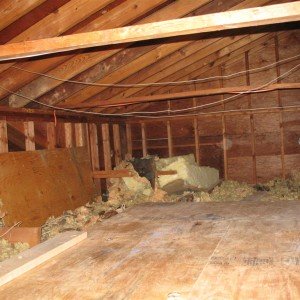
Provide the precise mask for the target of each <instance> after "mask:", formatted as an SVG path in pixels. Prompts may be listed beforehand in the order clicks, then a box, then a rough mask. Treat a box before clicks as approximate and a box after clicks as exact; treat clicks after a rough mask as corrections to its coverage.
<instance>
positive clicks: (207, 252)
mask: <svg viewBox="0 0 300 300" xmlns="http://www.w3.org/2000/svg"><path fill="white" fill-rule="evenodd" d="M299 213H300V202H299V201H298V202H296V201H286V202H261V201H257V200H253V199H252V200H251V201H243V202H239V203H234V202H232V203H174V204H166V203H160V204H158V203H157V204H143V205H139V206H136V207H133V208H131V209H128V210H127V211H126V212H125V213H122V214H119V215H117V216H114V217H113V218H111V219H108V220H105V221H104V222H102V223H100V224H97V225H96V226H94V227H93V228H92V229H91V230H90V231H89V233H88V239H87V240H85V241H83V242H82V243H81V244H80V245H79V246H75V247H73V248H72V249H70V250H67V251H66V252H65V253H63V254H60V255H59V256H57V257H55V258H54V259H51V260H50V261H49V262H47V263H45V264H43V265H42V266H40V267H38V268H37V269H35V270H33V271H31V272H29V273H28V274H25V275H23V276H21V277H20V278H19V279H16V280H15V281H13V282H11V283H9V284H7V285H5V286H3V287H2V288H0V295H1V299H35V298H42V299H143V300H144V299H166V298H167V295H168V294H169V293H172V292H178V293H180V294H181V296H182V299H300V220H299ZM24 291H26V293H24Z"/></svg>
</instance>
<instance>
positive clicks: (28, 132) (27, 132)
mask: <svg viewBox="0 0 300 300" xmlns="http://www.w3.org/2000/svg"><path fill="white" fill-rule="evenodd" d="M24 136H25V149H26V151H33V150H35V140H34V136H35V135H34V122H33V121H28V122H24Z"/></svg>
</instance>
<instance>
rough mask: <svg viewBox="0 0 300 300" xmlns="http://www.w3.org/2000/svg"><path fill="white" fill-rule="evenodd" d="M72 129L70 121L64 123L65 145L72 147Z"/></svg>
mask: <svg viewBox="0 0 300 300" xmlns="http://www.w3.org/2000/svg"><path fill="white" fill-rule="evenodd" d="M72 135H73V130H72V124H71V123H64V138H65V147H66V148H72V146H73V136H72Z"/></svg>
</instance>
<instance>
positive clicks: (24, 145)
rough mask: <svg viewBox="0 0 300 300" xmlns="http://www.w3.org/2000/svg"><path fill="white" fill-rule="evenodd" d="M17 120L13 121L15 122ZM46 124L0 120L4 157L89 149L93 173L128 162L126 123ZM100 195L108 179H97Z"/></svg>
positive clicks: (58, 121)
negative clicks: (81, 148)
mask: <svg viewBox="0 0 300 300" xmlns="http://www.w3.org/2000/svg"><path fill="white" fill-rule="evenodd" d="M12 119H13V120H12ZM48 119H49V118H46V120H47V121H46V120H45V121H44V120H43V118H40V119H37V118H36V117H34V116H30V115H27V116H26V117H22V118H20V119H19V120H18V116H15V117H13V118H11V117H8V116H7V117H6V116H2V117H0V155H1V154H2V153H8V152H16V151H35V150H43V149H49V150H51V149H55V148H73V147H87V148H88V150H89V151H88V152H89V155H90V161H91V172H92V171H98V170H106V171H108V170H111V169H112V168H113V167H114V166H116V165H117V164H119V163H120V162H121V160H123V159H124V158H125V154H126V138H125V137H126V134H125V131H126V128H125V125H124V124H122V123H105V122H103V121H101V120H99V121H95V122H93V121H87V122H83V123H82V122H78V121H77V120H76V119H72V118H68V120H62V119H58V118H55V116H54V117H53V121H51V122H49V121H48ZM94 182H95V185H96V188H97V191H98V193H100V192H101V187H102V189H105V184H106V180H105V179H102V180H101V179H94Z"/></svg>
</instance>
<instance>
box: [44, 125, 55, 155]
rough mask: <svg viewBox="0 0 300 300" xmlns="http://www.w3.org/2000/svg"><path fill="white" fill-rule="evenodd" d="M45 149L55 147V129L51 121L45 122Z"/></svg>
mask: <svg viewBox="0 0 300 300" xmlns="http://www.w3.org/2000/svg"><path fill="white" fill-rule="evenodd" d="M46 132H47V149H55V147H56V131H55V124H54V123H53V122H48V123H47V128H46Z"/></svg>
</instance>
